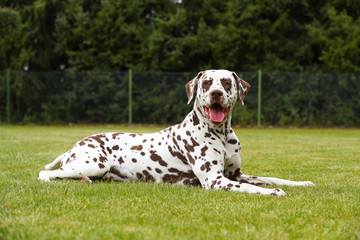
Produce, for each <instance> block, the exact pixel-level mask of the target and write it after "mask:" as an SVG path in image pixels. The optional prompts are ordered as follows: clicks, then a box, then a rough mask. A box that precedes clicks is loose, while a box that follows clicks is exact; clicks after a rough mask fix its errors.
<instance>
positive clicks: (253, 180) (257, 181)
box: [237, 174, 315, 186]
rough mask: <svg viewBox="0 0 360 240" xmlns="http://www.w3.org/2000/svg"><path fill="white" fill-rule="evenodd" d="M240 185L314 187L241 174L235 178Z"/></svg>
mask: <svg viewBox="0 0 360 240" xmlns="http://www.w3.org/2000/svg"><path fill="white" fill-rule="evenodd" d="M237 180H238V181H239V182H241V183H249V184H253V185H276V186H315V184H313V183H312V182H310V181H299V182H298V181H291V180H285V179H280V178H274V177H254V176H249V175H245V174H241V176H239V177H238V178H237Z"/></svg>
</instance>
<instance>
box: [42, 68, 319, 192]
mask: <svg viewBox="0 0 360 240" xmlns="http://www.w3.org/2000/svg"><path fill="white" fill-rule="evenodd" d="M249 88H250V85H249V84H248V83H247V82H245V81H244V80H243V79H241V78H239V77H238V76H237V75H236V74H235V73H234V72H230V71H227V70H208V71H204V72H200V73H198V75H197V76H196V77H195V78H194V79H192V80H191V81H190V82H189V83H188V84H186V92H187V95H188V104H189V103H190V102H191V100H192V98H193V96H194V95H195V94H196V98H195V103H194V108H193V110H192V111H191V112H190V113H189V114H188V115H187V117H186V118H185V120H184V121H183V122H182V123H181V124H178V125H175V126H172V127H169V128H167V129H164V130H162V131H160V132H156V133H150V134H129V133H118V132H116V133H101V134H97V135H93V136H90V137H87V138H84V139H83V140H81V141H79V142H77V143H76V144H75V145H74V147H73V148H72V149H71V150H70V151H68V152H66V153H64V154H62V155H61V156H59V157H58V158H57V159H56V160H55V161H54V162H52V163H51V164H48V165H46V166H45V168H46V169H47V170H45V171H41V172H40V174H39V178H38V180H40V181H46V182H47V181H50V180H52V179H56V178H79V179H83V180H85V181H86V179H87V181H90V182H91V180H90V179H89V177H103V178H104V179H107V180H116V181H140V180H141V181H150V182H156V183H173V184H182V185H201V186H202V187H203V188H205V189H225V190H231V191H238V192H248V193H260V194H263V195H276V196H285V195H286V194H285V192H284V191H282V190H281V189H278V188H277V189H267V188H262V187H259V186H257V185H263V184H269V185H288V186H309V185H314V184H313V183H312V182H307V181H306V182H295V181H289V180H282V179H278V178H268V177H266V178H265V177H252V176H248V175H244V174H242V173H241V171H240V166H241V158H240V150H241V146H240V142H239V140H238V138H237V136H236V135H235V133H234V131H233V129H232V128H231V114H232V110H233V107H234V105H235V103H236V102H237V100H239V101H240V102H241V103H242V104H244V99H245V97H246V95H247V93H248V91H249ZM56 168H58V169H56ZM52 169H56V170H52Z"/></svg>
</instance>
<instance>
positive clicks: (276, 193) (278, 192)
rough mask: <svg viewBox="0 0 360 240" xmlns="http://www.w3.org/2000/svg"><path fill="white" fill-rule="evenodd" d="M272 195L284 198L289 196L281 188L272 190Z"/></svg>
mask: <svg viewBox="0 0 360 240" xmlns="http://www.w3.org/2000/svg"><path fill="white" fill-rule="evenodd" d="M270 195H273V196H278V197H279V196H284V197H286V196H287V194H286V193H285V192H284V191H283V190H282V189H280V188H276V189H272V191H271V193H270Z"/></svg>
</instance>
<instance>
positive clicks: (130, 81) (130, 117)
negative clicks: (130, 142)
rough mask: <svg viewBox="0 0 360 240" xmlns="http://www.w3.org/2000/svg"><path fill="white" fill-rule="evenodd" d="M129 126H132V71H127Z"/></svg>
mask: <svg viewBox="0 0 360 240" xmlns="http://www.w3.org/2000/svg"><path fill="white" fill-rule="evenodd" d="M128 74H129V76H128V77H129V124H132V69H129V73H128Z"/></svg>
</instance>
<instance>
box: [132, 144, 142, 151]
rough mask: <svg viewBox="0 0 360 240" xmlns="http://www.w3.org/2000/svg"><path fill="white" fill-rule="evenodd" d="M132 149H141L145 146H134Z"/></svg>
mask: <svg viewBox="0 0 360 240" xmlns="http://www.w3.org/2000/svg"><path fill="white" fill-rule="evenodd" d="M130 149H131V150H137V151H141V150H142V149H143V146H142V145H137V146H132V147H131V148H130Z"/></svg>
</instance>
